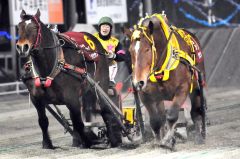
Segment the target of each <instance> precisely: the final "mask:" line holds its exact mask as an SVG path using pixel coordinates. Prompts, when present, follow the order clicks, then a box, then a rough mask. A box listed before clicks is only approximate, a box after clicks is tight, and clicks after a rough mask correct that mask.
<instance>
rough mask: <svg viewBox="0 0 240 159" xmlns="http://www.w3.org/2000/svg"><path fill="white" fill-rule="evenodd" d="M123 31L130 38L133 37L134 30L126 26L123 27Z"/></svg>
mask: <svg viewBox="0 0 240 159" xmlns="http://www.w3.org/2000/svg"><path fill="white" fill-rule="evenodd" d="M122 32H123V34H124V35H126V36H127V37H128V38H129V39H131V37H132V31H131V30H130V29H128V28H126V27H125V26H124V27H123V28H122Z"/></svg>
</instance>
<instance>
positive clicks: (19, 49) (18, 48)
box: [16, 45, 22, 53]
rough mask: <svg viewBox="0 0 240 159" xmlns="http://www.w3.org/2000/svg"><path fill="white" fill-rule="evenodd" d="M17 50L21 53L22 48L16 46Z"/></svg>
mask: <svg viewBox="0 0 240 159" xmlns="http://www.w3.org/2000/svg"><path fill="white" fill-rule="evenodd" d="M16 49H17V51H18V52H19V53H21V50H22V49H21V46H19V45H16Z"/></svg>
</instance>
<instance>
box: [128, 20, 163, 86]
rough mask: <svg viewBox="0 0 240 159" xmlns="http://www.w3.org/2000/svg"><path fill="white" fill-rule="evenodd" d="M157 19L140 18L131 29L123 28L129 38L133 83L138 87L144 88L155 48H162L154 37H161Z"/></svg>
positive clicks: (152, 67) (155, 51)
mask: <svg viewBox="0 0 240 159" xmlns="http://www.w3.org/2000/svg"><path fill="white" fill-rule="evenodd" d="M157 22H158V23H159V21H156V19H155V18H154V17H153V18H144V19H143V20H140V22H139V23H138V25H137V26H136V27H135V28H134V30H133V31H131V30H129V29H125V30H124V32H125V34H126V35H127V36H128V37H129V38H130V39H131V44H130V47H129V52H130V54H131V58H132V67H133V84H134V86H135V87H136V88H137V89H138V90H141V89H144V88H145V87H146V85H147V82H148V80H149V76H150V75H151V73H152V71H153V69H154V67H155V65H154V64H156V61H157V56H159V55H157V49H158V51H159V48H162V47H163V46H160V44H157V43H156V42H155V41H156V39H158V40H159V37H160V38H161V37H162V36H161V34H160V33H161V32H159V31H161V30H160V29H159V26H160V25H159V24H157ZM159 42H160V41H159Z"/></svg>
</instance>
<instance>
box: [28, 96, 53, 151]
mask: <svg viewBox="0 0 240 159" xmlns="http://www.w3.org/2000/svg"><path fill="white" fill-rule="evenodd" d="M31 100H32V103H33V104H34V106H35V108H36V109H37V113H38V123H39V126H40V128H41V130H42V137H43V140H42V148H43V149H54V148H55V147H54V146H53V144H52V140H51V139H50V136H49V134H48V125H49V122H48V117H47V116H46V110H45V105H44V104H41V102H40V101H38V100H36V99H34V98H33V97H31Z"/></svg>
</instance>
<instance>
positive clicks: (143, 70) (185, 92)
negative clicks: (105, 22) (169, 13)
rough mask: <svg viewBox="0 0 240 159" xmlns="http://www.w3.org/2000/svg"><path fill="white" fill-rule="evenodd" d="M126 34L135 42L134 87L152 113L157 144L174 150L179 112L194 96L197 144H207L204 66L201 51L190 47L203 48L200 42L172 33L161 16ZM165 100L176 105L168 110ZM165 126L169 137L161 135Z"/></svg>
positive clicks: (131, 46)
mask: <svg viewBox="0 0 240 159" xmlns="http://www.w3.org/2000/svg"><path fill="white" fill-rule="evenodd" d="M181 33H184V34H185V35H184V34H181ZM125 34H126V35H127V36H128V37H129V38H130V39H131V44H130V47H129V51H130V53H131V58H132V67H133V74H132V76H133V84H134V86H135V87H136V88H137V89H138V90H139V96H140V98H141V101H142V102H143V104H144V105H145V107H146V108H147V110H148V112H149V116H150V125H151V127H152V129H153V131H154V133H155V135H156V139H157V141H159V140H161V142H160V145H161V146H163V147H167V148H170V149H172V148H173V146H174V143H175V139H174V130H175V126H176V122H177V120H178V114H179V110H180V108H181V106H182V105H183V103H184V101H185V100H186V98H187V97H188V96H190V99H191V104H192V110H191V117H192V119H193V121H194V128H195V141H196V143H197V144H201V143H203V142H204V138H205V107H204V106H205V105H204V104H205V100H204V96H203V83H204V82H203V81H204V79H205V76H204V75H202V73H203V74H204V73H205V71H204V63H203V57H202V54H201V52H200V51H201V50H200V49H196V48H195V50H194V51H193V50H192V49H194V48H193V47H191V46H190V44H189V42H194V46H195V47H196V45H197V46H199V41H198V40H197V38H196V37H195V36H194V35H193V34H191V33H190V32H187V31H184V30H180V31H178V30H177V29H176V28H172V29H171V30H170V27H169V26H168V25H167V23H166V21H165V20H164V17H163V16H162V15H160V14H154V15H152V16H150V17H146V18H143V19H141V20H140V21H139V23H138V25H137V26H136V27H135V28H134V30H132V31H131V30H129V29H125ZM187 37H188V41H187V40H186V38H187ZM184 38H185V39H184ZM189 39H190V40H189ZM191 44H193V43H191ZM197 53H198V54H197ZM202 78H204V79H202ZM190 92H191V93H190ZM164 100H171V101H172V104H171V106H170V107H169V108H168V109H166V108H165V106H164V102H163V101H164ZM165 122H166V126H167V133H166V134H164V132H163V131H162V132H161V133H160V130H163V129H162V128H163V127H164V125H165Z"/></svg>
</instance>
